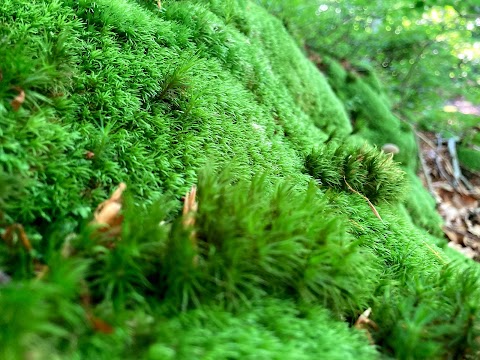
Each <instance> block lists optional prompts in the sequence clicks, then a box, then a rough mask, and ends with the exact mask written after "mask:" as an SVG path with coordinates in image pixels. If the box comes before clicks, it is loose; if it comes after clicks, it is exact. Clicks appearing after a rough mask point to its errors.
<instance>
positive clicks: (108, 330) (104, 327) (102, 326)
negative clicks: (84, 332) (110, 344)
mask: <svg viewBox="0 0 480 360" xmlns="http://www.w3.org/2000/svg"><path fill="white" fill-rule="evenodd" d="M88 319H89V321H90V324H91V325H92V327H93V329H94V330H95V331H97V332H101V333H103V334H112V333H113V330H114V329H113V327H112V326H111V325H110V324H108V323H107V322H105V321H104V320H102V319H100V318H98V317H96V316H94V315H91V314H90V315H89V316H88Z"/></svg>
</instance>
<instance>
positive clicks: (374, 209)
mask: <svg viewBox="0 0 480 360" xmlns="http://www.w3.org/2000/svg"><path fill="white" fill-rule="evenodd" d="M343 181H345V184H347V186H348V188H349V189H350V190H351V191H353V192H354V193H355V194H357V195H360V196H361V197H363V198H364V199H365V200H366V201H367V203H368V206H370V209H372V211H373V213H374V214H375V216H376V217H377V218H378V219H380V221H381V222H383V219H382V217H381V216H380V214H379V213H378V211H377V209H376V208H375V206H373V204H372V202H371V201H370V200H369V199H368V198H367V197H366V196H365V195H363V194H361V193H359V192H358V191H357V190H355V189H354V188H352V187H351V186H350V184H349V183H348V182H347V179H345V176H344V177H343Z"/></svg>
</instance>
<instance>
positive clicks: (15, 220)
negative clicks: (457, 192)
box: [0, 0, 480, 359]
mask: <svg viewBox="0 0 480 360" xmlns="http://www.w3.org/2000/svg"><path fill="white" fill-rule="evenodd" d="M162 3H163V4H162V5H161V8H159V6H158V4H156V3H155V2H152V1H144V0H136V1H134V0H120V1H116V2H111V1H107V0H100V1H99V0H95V1H93V0H81V1H70V0H64V1H60V0H53V1H50V2H32V1H26V0H21V1H13V0H7V1H4V2H3V3H2V4H1V5H0V35H1V36H0V47H1V51H0V75H1V80H0V129H1V130H0V143H1V147H0V205H1V212H0V214H1V218H0V221H1V223H0V225H1V227H2V228H1V229H2V232H1V234H2V238H3V240H4V241H2V242H0V271H1V272H0V275H2V276H1V277H0V309H2V312H1V315H0V358H2V359H16V358H24V357H31V358H45V357H47V356H48V357H49V358H65V359H67V358H68V359H83V358H85V359H102V358H146V359H160V358H161V359H169V358H179V359H196V358H205V359H248V358H256V359H258V358H264V359H272V358H282V359H312V358H318V357H325V358H329V359H336V358H338V359H340V358H342V359H374V358H388V357H395V358H401V359H410V358H429V359H436V358H458V357H462V356H475V355H476V354H477V351H478V347H479V344H478V341H477V340H476V339H477V338H478V336H479V335H480V334H478V329H479V327H478V321H477V319H478V315H479V312H480V305H479V301H478V298H479V290H478V276H479V270H478V268H477V266H476V264H473V263H469V262H467V261H464V260H458V259H457V260H452V259H451V257H450V256H449V255H448V254H447V253H444V252H443V251H442V250H441V249H440V248H438V247H437V246H436V245H435V244H436V243H438V242H439V241H438V239H436V238H433V237H432V236H431V235H430V234H429V233H428V232H427V231H426V229H427V230H429V231H430V232H432V233H435V231H434V229H435V226H437V225H438V224H436V225H435V226H434V225H431V224H432V223H434V222H435V219H432V218H430V217H429V214H430V213H429V212H428V210H425V209H424V208H423V205H418V204H417V205H415V206H414V205H410V206H409V200H408V199H412V196H414V195H412V194H411V193H409V191H408V186H409V185H408V183H407V181H406V179H408V178H409V176H412V174H413V171H414V168H415V163H416V160H415V159H416V158H415V157H414V153H415V143H414V138H413V135H412V133H411V131H410V129H409V128H408V127H406V126H405V125H402V124H401V123H400V122H399V121H398V119H397V118H395V117H394V116H393V115H392V114H391V112H390V109H389V105H388V103H387V102H386V100H385V96H384V95H382V94H383V93H382V91H381V85H380V84H379V82H378V81H377V80H375V79H374V77H373V76H372V77H371V78H370V79H369V80H368V79H363V78H361V77H358V76H357V77H355V76H354V77H352V75H351V74H350V75H348V74H347V75H345V78H343V75H342V77H341V78H340V77H339V78H336V77H335V76H333V75H332V74H327V77H328V80H327V78H326V77H325V76H324V75H323V74H322V73H321V72H320V71H318V69H317V68H316V66H315V65H314V64H313V63H311V62H310V61H309V60H308V59H307V58H306V57H305V55H304V54H303V53H302V51H301V50H300V49H299V48H298V47H297V44H296V43H295V41H294V40H293V39H292V37H291V36H290V35H289V33H288V32H287V31H286V29H285V28H284V27H283V24H282V23H281V22H280V21H279V20H278V19H276V18H275V17H273V16H271V15H270V14H269V13H268V12H267V11H266V10H265V9H264V8H262V7H261V6H259V5H257V4H255V3H254V2H251V1H244V0H238V1H230V2H222V1H215V0H211V1H200V0H199V1H194V0H190V1H187V0H185V1H165V2H162ZM159 4H160V3H159ZM297 35H298V34H297ZM334 66H335V65H334V62H332V68H333V67H334ZM329 83H330V84H331V86H332V87H333V90H332V88H331V87H330V85H329ZM334 90H335V92H334ZM349 101H350V102H352V101H353V103H354V104H356V105H355V106H354V107H352V106H351V104H349V103H348V102H349ZM357 105H358V106H357ZM353 110H355V111H357V112H358V122H357V123H355V124H354V126H353V127H352V125H351V123H350V119H349V115H350V116H351V115H352V111H353ZM363 120H365V121H366V124H367V125H365V126H361V127H359V126H358V124H359V123H361V121H363ZM352 131H354V132H355V134H354V135H351V134H352ZM396 132H397V133H396ZM399 134H401V136H400V135H399ZM394 135H396V136H397V138H395V141H392V136H394ZM378 136H381V138H379V139H377V140H375V138H376V137H378ZM365 139H367V140H369V141H370V142H371V143H372V145H377V146H381V145H383V142H395V143H396V144H397V145H399V147H400V148H401V153H400V154H399V155H400V156H399V157H398V158H396V159H395V160H399V161H401V163H402V164H403V168H404V170H405V171H406V173H407V175H406V176H405V174H404V172H403V171H402V170H401V169H400V168H399V167H398V164H397V163H395V162H394V161H393V160H392V158H391V157H390V156H387V155H385V154H383V153H381V152H379V151H378V150H376V149H375V148H374V147H372V146H369V145H365V144H364V142H365ZM412 141H413V142H412ZM415 181H416V180H412V183H413V184H414V186H415V189H421V187H420V186H421V185H420V184H419V183H418V181H417V182H416V183H415ZM120 182H125V183H127V185H128V192H127V194H126V195H125V196H124V197H123V205H122V206H123V208H122V217H121V218H120V221H121V225H122V226H121V230H120V231H118V232H114V233H112V232H102V229H99V228H96V227H95V226H92V225H91V224H88V222H89V221H90V219H91V218H92V216H93V209H95V208H96V207H97V205H98V204H99V203H101V202H102V201H104V200H105V199H106V198H108V196H109V194H110V193H111V192H112V191H113V189H114V188H115V187H116V186H117V184H118V183H120ZM193 184H197V186H198V196H197V198H196V200H197V201H198V209H197V208H196V207H194V208H192V209H191V210H190V211H189V212H188V211H187V212H186V213H184V214H182V212H181V207H182V202H181V200H180V198H181V197H182V196H183V195H184V194H185V193H186V191H187V190H188V189H190V188H191V186H192V185H193ZM415 191H416V190H415ZM419 191H420V190H419ZM413 194H415V192H413ZM421 195H422V196H423V193H422V194H421ZM418 198H419V199H420V198H421V197H420V196H419V197H418ZM404 199H407V200H404ZM429 201H430V199H428V198H425V203H428V202H429ZM405 206H406V207H407V208H409V210H410V208H415V209H416V211H417V213H421V212H422V211H424V212H425V214H426V215H425V218H421V219H420V220H419V221H416V216H415V213H413V214H414V217H413V219H412V218H411V217H410V215H409V214H408V213H407V212H406V211H405ZM428 206H429V207H431V206H432V204H431V203H429V204H428ZM380 215H381V217H380ZM412 220H414V221H416V224H419V225H421V226H420V227H417V226H414V225H413V223H412ZM13 224H21V225H23V227H24V228H25V229H26V234H27V235H28V238H27V237H26V236H24V234H23V233H22V231H21V230H19V229H21V227H20V226H19V225H13ZM12 234H14V235H12ZM9 278H11V279H9ZM369 307H370V308H372V315H371V320H373V321H375V322H376V324H377V326H374V327H372V328H371V329H369V332H367V331H364V330H358V329H356V328H354V327H353V324H354V323H355V321H356V320H357V319H358V317H359V316H360V314H362V313H363V312H364V311H365V310H366V309H367V308H369ZM369 335H371V336H372V339H373V341H374V342H375V343H376V344H377V346H376V347H374V346H372V345H371V344H370V341H369Z"/></svg>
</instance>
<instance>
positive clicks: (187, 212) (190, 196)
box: [182, 185, 198, 265]
mask: <svg viewBox="0 0 480 360" xmlns="http://www.w3.org/2000/svg"><path fill="white" fill-rule="evenodd" d="M196 197H197V187H196V186H195V185H193V186H192V187H191V189H190V191H188V192H187V194H186V195H185V200H184V203H183V211H182V215H183V219H182V223H183V227H184V228H185V229H186V230H187V231H190V234H189V236H188V238H189V239H190V241H191V242H192V246H193V248H194V249H195V250H196V249H197V232H196V231H195V228H194V226H195V214H196V213H197V211H198V203H197V200H196ZM193 264H194V265H197V264H198V255H195V256H194V258H193Z"/></svg>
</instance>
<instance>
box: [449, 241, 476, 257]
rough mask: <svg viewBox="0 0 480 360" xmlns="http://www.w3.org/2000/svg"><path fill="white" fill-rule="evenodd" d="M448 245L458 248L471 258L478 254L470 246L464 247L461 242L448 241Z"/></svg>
mask: <svg viewBox="0 0 480 360" xmlns="http://www.w3.org/2000/svg"><path fill="white" fill-rule="evenodd" d="M448 247H450V248H452V249H455V250H457V251H458V252H459V253H461V254H463V255H465V256H466V257H467V258H469V259H473V258H475V256H476V252H475V251H474V250H473V249H471V248H469V247H463V246H462V245H460V244H455V243H453V242H449V243H448Z"/></svg>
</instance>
